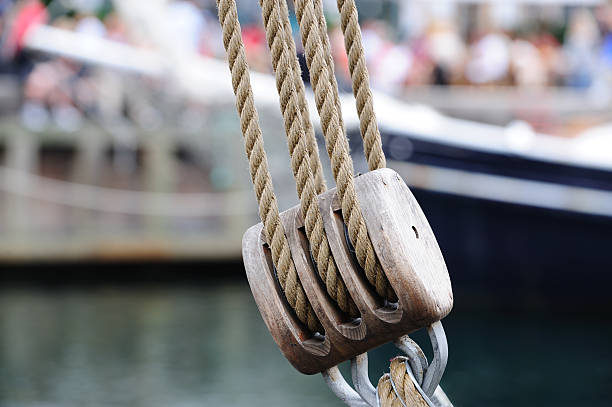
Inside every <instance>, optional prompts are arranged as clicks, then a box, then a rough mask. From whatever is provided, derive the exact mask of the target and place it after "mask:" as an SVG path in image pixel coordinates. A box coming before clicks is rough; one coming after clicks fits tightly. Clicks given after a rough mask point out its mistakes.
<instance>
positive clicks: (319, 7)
mask: <svg viewBox="0 0 612 407" xmlns="http://www.w3.org/2000/svg"><path fill="white" fill-rule="evenodd" d="M314 9H315V14H316V19H317V22H318V24H319V36H320V38H321V40H322V42H323V55H324V56H325V62H326V63H327V66H328V74H329V81H330V82H331V84H332V91H333V92H334V101H335V103H336V109H337V113H338V122H339V124H340V128H342V129H344V119H343V118H342V106H341V104H340V95H339V94H338V82H337V81H336V75H335V68H334V59H333V57H332V50H331V45H330V43H329V37H328V36H327V21H326V20H325V14H323V3H322V2H320V1H315V2H314Z"/></svg>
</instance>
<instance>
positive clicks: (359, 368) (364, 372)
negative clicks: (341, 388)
mask: <svg viewBox="0 0 612 407" xmlns="http://www.w3.org/2000/svg"><path fill="white" fill-rule="evenodd" d="M351 374H352V376H353V386H354V387H355V390H356V391H357V393H359V395H360V396H361V398H362V399H364V400H365V401H366V402H367V403H368V404H369V405H370V406H371V407H376V406H377V405H378V396H377V394H376V389H375V388H374V386H373V385H372V382H370V376H369V374H368V354H367V353H362V354H360V355H357V356H355V357H354V358H353V359H351Z"/></svg>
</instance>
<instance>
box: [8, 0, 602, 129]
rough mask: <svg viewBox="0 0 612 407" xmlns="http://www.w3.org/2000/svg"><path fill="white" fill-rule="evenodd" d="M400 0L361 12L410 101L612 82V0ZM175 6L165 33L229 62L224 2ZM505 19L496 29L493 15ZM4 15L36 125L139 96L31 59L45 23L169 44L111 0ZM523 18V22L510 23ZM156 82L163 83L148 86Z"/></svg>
mask: <svg viewBox="0 0 612 407" xmlns="http://www.w3.org/2000/svg"><path fill="white" fill-rule="evenodd" d="M363 2H364V3H367V2H366V0H364V1H363ZM387 2H390V0H387ZM359 3H361V2H359V1H358V4H359ZM125 4H129V2H127V3H125ZM393 4H395V6H394V7H395V9H394V10H395V18H389V16H388V15H386V16H381V15H377V14H376V12H374V13H372V12H370V13H368V10H369V9H371V7H370V8H368V7H363V9H364V11H365V12H364V13H362V16H361V17H362V32H363V40H364V45H365V49H366V54H367V59H368V64H369V69H370V76H371V81H372V84H373V87H374V88H376V89H378V90H381V91H385V92H389V93H393V94H401V93H402V92H403V91H405V90H406V89H408V88H409V87H411V86H426V85H479V86H482V85H489V86H491V85H514V86H519V87H522V86H529V87H543V86H570V87H579V88H587V87H591V86H596V85H597V84H599V83H601V82H602V81H603V82H607V83H610V81H611V77H612V5H610V4H609V3H607V4H606V3H604V4H602V5H600V6H597V7H591V8H579V7H565V6H547V7H552V8H553V9H554V10H555V13H553V14H554V16H555V18H553V19H550V18H544V19H541V18H540V17H539V15H538V14H537V13H533V14H534V15H532V13H530V10H531V9H529V8H527V9H526V12H525V10H523V14H520V15H518V16H517V10H520V8H525V7H528V6H513V7H512V8H511V10H513V11H512V12H511V13H510V14H504V13H501V14H500V13H499V12H498V11H496V10H495V8H494V7H493V6H482V5H481V6H474V5H472V6H457V5H456V6H455V8H454V9H453V10H454V11H453V12H450V13H449V12H448V11H447V12H446V13H442V14H441V15H440V13H438V14H436V13H433V12H431V10H428V9H427V7H432V8H435V7H433V6H432V5H433V4H435V3H433V2H431V3H430V2H409V1H405V2H403V1H400V2H395V3H393ZM77 5H78V7H77V8H74V9H73V8H71V7H72V6H75V7H76V6H77ZM239 6H240V10H239V13H240V17H241V20H242V25H243V37H244V40H245V45H246V50H247V57H248V59H249V62H250V64H251V67H252V68H253V69H255V70H258V71H262V72H271V63H270V57H269V51H268V50H267V46H266V38H265V33H264V31H263V27H262V23H261V15H260V11H259V5H258V2H255V1H254V2H239ZM325 6H326V16H327V19H328V27H329V34H330V38H331V43H332V48H333V54H334V55H333V56H334V60H335V63H336V71H337V74H338V77H339V83H340V85H341V86H342V87H343V89H344V90H346V91H349V90H350V78H349V73H348V66H347V57H346V53H345V51H344V42H343V41H344V40H343V36H342V32H341V30H340V27H339V23H338V16H337V10H336V9H335V1H326V2H325ZM416 6H418V7H416ZM164 7H165V9H164V13H163V14H164V23H165V24H167V25H168V26H167V29H166V30H165V31H164V32H165V33H167V34H168V36H169V38H168V39H167V41H168V42H169V43H171V44H173V45H172V46H173V47H175V48H177V49H180V50H183V51H186V52H193V53H199V54H201V55H204V56H209V57H214V58H225V51H224V49H223V46H222V41H221V29H220V26H219V22H218V20H217V15H216V6H215V1H214V0H199V1H195V0H174V1H169V2H167V4H165V5H164ZM459 7H470V8H471V9H470V10H471V12H470V13H465V12H459V11H458V8H459ZM531 7H535V6H531ZM502 9H503V7H502ZM360 10H361V8H360ZM502 11H503V10H502ZM507 12H508V10H506V13H507ZM496 13H497V22H496V21H495V19H494V18H491V14H493V15H495V14H496ZM0 14H1V15H2V18H0V24H1V26H0V28H1V29H2V32H3V41H2V56H3V62H2V65H1V69H2V71H3V72H4V73H7V72H12V73H14V74H15V75H18V76H19V77H20V78H21V80H22V83H23V92H24V99H25V104H24V109H23V110H24V112H25V113H26V115H27V116H28V117H30V122H31V123H32V125H34V126H36V123H37V122H36V120H38V119H32V118H37V117H38V118H40V117H43V116H44V115H45V114H47V113H46V110H45V109H50V111H51V114H52V115H55V116H56V117H57V119H58V121H59V122H60V123H64V124H65V125H66V126H68V127H71V126H74V121H75V120H77V119H78V116H79V113H80V114H86V113H87V112H88V111H90V110H92V109H100V106H98V105H99V101H100V99H103V100H104V101H105V102H104V103H105V104H106V105H107V106H110V109H111V110H113V111H120V110H121V109H122V106H121V104H122V103H123V100H122V98H125V97H129V91H126V90H125V87H126V83H125V81H123V82H122V80H121V79H118V76H117V75H116V74H110V73H106V74H105V73H102V72H100V70H96V69H92V67H90V66H87V65H84V64H82V63H78V62H75V61H73V60H69V59H67V58H62V57H50V56H44V57H42V58H41V57H40V56H37V57H36V58H26V57H24V55H26V56H27V52H23V48H24V41H25V38H26V35H27V32H28V30H29V29H31V28H32V27H34V26H36V24H49V25H51V26H54V27H57V28H61V29H64V30H69V31H71V32H76V33H79V34H82V35H83V36H96V37H101V38H105V39H110V40H113V41H118V42H122V43H129V44H131V45H134V46H137V47H140V48H143V47H144V48H152V47H156V46H159V43H157V44H156V43H155V41H154V39H150V38H148V37H147V35H140V36H138V35H135V33H136V34H137V31H138V30H137V29H134V27H129V28H130V29H129V30H128V26H127V23H126V21H124V20H123V19H122V18H120V14H119V13H117V12H116V11H115V10H114V8H113V3H112V2H111V1H110V0H79V1H76V0H74V1H67V0H66V1H64V0H47V1H46V2H44V3H43V2H41V1H40V0H19V1H11V0H0ZM512 15H513V16H514V20H513V21H512V22H511V23H508V21H510V20H512V19H510V18H509V16H512ZM500 16H501V19H500ZM466 17H467V18H466ZM291 18H292V25H293V27H294V33H295V36H296V43H297V44H298V50H299V49H300V48H301V47H300V40H299V37H298V24H297V21H296V19H295V16H294V15H293V14H292V16H291ZM500 21H501V22H505V23H500ZM303 65H304V64H303ZM305 77H306V78H307V75H305ZM147 84H148V85H151V84H154V81H152V80H147ZM102 110H104V107H102ZM41 115H42V116H41ZM43 119H44V117H43Z"/></svg>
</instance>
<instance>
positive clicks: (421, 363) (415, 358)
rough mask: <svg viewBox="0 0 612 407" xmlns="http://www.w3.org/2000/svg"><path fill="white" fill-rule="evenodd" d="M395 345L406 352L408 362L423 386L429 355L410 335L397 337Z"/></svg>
mask: <svg viewBox="0 0 612 407" xmlns="http://www.w3.org/2000/svg"><path fill="white" fill-rule="evenodd" d="M395 346H396V347H397V348H398V349H399V350H401V351H402V352H404V354H405V355H406V357H407V358H408V363H409V364H410V368H411V369H412V372H413V374H414V376H415V378H416V379H417V382H418V383H419V385H420V386H422V385H423V379H424V377H425V372H426V371H427V368H428V367H429V364H428V363H427V356H425V353H424V352H423V350H422V349H421V347H420V346H419V345H418V344H417V343H416V342H415V341H413V340H412V339H411V338H410V337H409V336H408V335H404V336H402V337H401V338H399V339H397V340H396V341H395Z"/></svg>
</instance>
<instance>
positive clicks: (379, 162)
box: [338, 0, 387, 171]
mask: <svg viewBox="0 0 612 407" xmlns="http://www.w3.org/2000/svg"><path fill="white" fill-rule="evenodd" d="M338 11H339V12H340V24H341V26H342V32H343V33H344V46H345V48H346V54H347V55H348V61H349V72H350V74H351V79H352V83H353V94H354V95H355V103H356V105H357V113H358V114H359V124H360V129H361V137H362V138H363V149H364V152H365V155H366V158H367V160H368V168H369V169H370V171H374V170H377V169H379V168H384V167H385V166H386V165H387V164H386V160H385V154H384V153H383V150H382V142H381V139H380V131H379V129H378V124H377V121H376V113H375V112H374V101H373V98H372V91H371V90H370V76H369V74H368V67H367V65H366V59H365V52H364V50H363V41H362V39H361V28H360V27H359V16H358V14H357V7H356V6H355V0H338Z"/></svg>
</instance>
